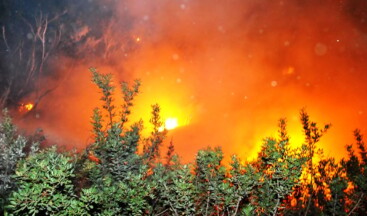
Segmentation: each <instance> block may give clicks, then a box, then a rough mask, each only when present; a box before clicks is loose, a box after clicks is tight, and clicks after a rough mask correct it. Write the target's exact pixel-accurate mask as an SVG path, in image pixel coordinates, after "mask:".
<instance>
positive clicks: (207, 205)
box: [205, 191, 210, 215]
mask: <svg viewBox="0 0 367 216" xmlns="http://www.w3.org/2000/svg"><path fill="white" fill-rule="evenodd" d="M208 192H209V191H208ZM209 198H210V192H209V193H208V199H207V200H206V208H205V215H208V209H209Z"/></svg>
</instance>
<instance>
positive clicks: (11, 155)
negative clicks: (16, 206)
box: [0, 109, 38, 211]
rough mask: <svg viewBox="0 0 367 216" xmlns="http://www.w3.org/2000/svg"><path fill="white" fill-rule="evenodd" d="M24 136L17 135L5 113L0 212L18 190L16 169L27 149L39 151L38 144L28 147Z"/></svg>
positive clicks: (1, 135)
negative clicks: (14, 191)
mask: <svg viewBox="0 0 367 216" xmlns="http://www.w3.org/2000/svg"><path fill="white" fill-rule="evenodd" d="M27 144H28V142H27V139H26V138H25V137H24V136H21V135H18V134H17V129H16V127H15V125H14V124H13V122H12V119H11V118H10V116H9V114H8V111H7V110H6V109H5V110H4V111H3V119H2V121H1V122H0V195H1V197H0V199H1V204H0V210H1V211H3V209H4V203H5V201H6V198H7V196H8V195H9V193H10V192H11V191H12V190H13V189H15V188H16V185H15V179H14V178H13V175H14V174H15V169H16V165H17V163H18V162H19V161H20V160H21V159H22V158H24V157H25V156H26V151H25V149H26V147H29V148H30V151H31V153H34V152H36V151H37V149H38V144H37V143H32V144H31V146H27Z"/></svg>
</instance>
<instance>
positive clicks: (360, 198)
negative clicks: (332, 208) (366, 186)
mask: <svg viewBox="0 0 367 216" xmlns="http://www.w3.org/2000/svg"><path fill="white" fill-rule="evenodd" d="M363 196H364V194H363V193H362V194H361V196H360V197H359V199H358V202H357V203H356V205H355V206H354V207H353V208H352V210H351V211H350V212H349V213H348V216H349V215H351V214H352V213H353V212H354V210H356V208H357V207H358V206H359V203H360V202H361V200H362V198H363Z"/></svg>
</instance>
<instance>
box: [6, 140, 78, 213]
mask: <svg viewBox="0 0 367 216" xmlns="http://www.w3.org/2000/svg"><path fill="white" fill-rule="evenodd" d="M73 172H74V163H73V158H72V157H70V156H67V155H64V154H60V153H57V152H56V148H55V147H52V148H49V149H45V150H42V151H41V152H39V153H37V154H33V155H30V156H29V157H27V158H26V159H23V160H21V161H20V163H19V164H18V167H17V169H16V174H15V178H16V180H17V185H18V190H16V191H14V192H13V193H12V194H11V195H10V198H9V205H8V206H7V208H8V209H9V212H10V213H11V214H12V215H77V214H82V213H83V209H82V208H81V206H82V203H81V202H80V201H79V200H78V199H77V197H76V195H75V194H74V186H73V184H72V178H73V177H74V173H73Z"/></svg>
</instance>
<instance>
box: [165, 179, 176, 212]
mask: <svg viewBox="0 0 367 216" xmlns="http://www.w3.org/2000/svg"><path fill="white" fill-rule="evenodd" d="M163 186H164V188H165V189H166V190H168V188H167V185H166V184H165V183H164V182H163ZM168 203H169V205H170V206H171V209H172V210H173V212H174V213H175V215H177V216H178V213H177V211H176V209H175V208H174V207H173V205H172V203H171V201H170V200H168Z"/></svg>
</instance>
